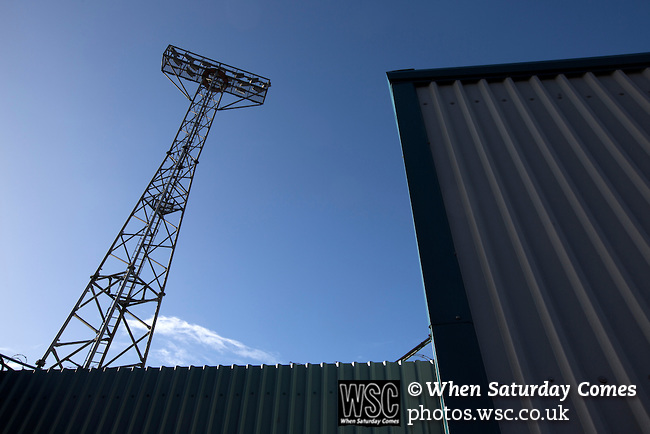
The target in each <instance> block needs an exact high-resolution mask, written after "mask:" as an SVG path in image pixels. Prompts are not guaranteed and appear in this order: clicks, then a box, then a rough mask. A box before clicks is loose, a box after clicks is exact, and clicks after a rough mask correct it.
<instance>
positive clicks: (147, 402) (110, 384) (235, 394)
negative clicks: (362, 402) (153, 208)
mask: <svg viewBox="0 0 650 434" xmlns="http://www.w3.org/2000/svg"><path fill="white" fill-rule="evenodd" d="M351 379H357V380H401V399H402V424H401V426H398V427H380V428H368V427H339V426H338V419H337V412H338V396H337V380H351ZM414 381H417V382H419V383H421V384H422V385H423V386H425V383H426V382H435V381H436V374H435V367H434V365H433V364H432V363H431V362H423V361H416V362H404V363H389V362H384V363H363V364H361V363H352V364H345V363H336V364H325V363H323V364H319V365H311V364H307V365H295V364H294V365H276V366H269V365H262V366H250V365H247V366H237V365H233V366H212V367H194V366H191V367H189V368H187V367H176V368H166V367H163V368H146V369H132V368H127V369H120V368H114V369H104V370H62V371H54V370H52V371H29V370H24V371H4V372H0V432H1V433H6V434H9V433H11V434H14V433H67V432H69V433H116V434H118V433H119V434H122V433H229V434H230V433H242V434H244V433H265V434H266V433H269V434H272V433H277V434H280V433H282V434H285V433H355V432H363V433H382V434H384V433H385V434H389V433H390V434H394V433H406V432H409V433H442V432H443V431H444V430H443V428H442V425H441V424H440V423H439V422H435V421H427V422H414V424H413V425H411V426H407V413H406V409H407V408H419V406H420V405H422V406H424V408H428V409H430V410H434V409H436V408H439V402H437V400H436V399H434V398H431V397H429V396H425V395H426V393H423V394H422V395H421V396H419V397H411V396H410V395H409V394H408V393H407V386H408V384H410V383H411V382H414ZM425 387H426V386H425Z"/></svg>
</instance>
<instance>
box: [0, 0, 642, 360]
mask: <svg viewBox="0 0 650 434" xmlns="http://www.w3.org/2000/svg"><path fill="white" fill-rule="evenodd" d="M649 19H650V3H648V2H645V1H625V0H623V1H618V2H605V1H589V2H588V1H573V2H566V1H562V2H561V1H545V2H541V1H536V2H532V1H517V2H515V1H491V2H480V1H448V2H439V1H412V2H402V3H399V2H387V1H357V2H342V1H332V2H313V1H274V2H262V1H238V2H221V1H197V2H192V1H190V2H169V1H157V2H125V1H116V2H101V3H100V2H87V1H59V2H54V3H53V2H44V1H42V2H35V1H24V2H3V3H2V4H1V5H0V40H2V41H3V43H2V56H1V57H0V126H1V127H0V150H1V155H2V157H1V160H0V161H2V170H1V171H0V194H1V195H2V204H1V205H0V292H1V294H2V298H1V299H2V302H1V303H0V352H2V353H4V354H7V355H13V354H16V353H21V354H24V355H25V356H26V357H27V359H28V361H29V362H30V363H34V362H35V361H36V359H38V358H39V357H41V356H42V355H43V353H44V351H45V349H46V347H47V346H48V345H49V343H50V342H51V340H52V339H53V337H54V335H55V334H56V332H57V331H58V329H59V328H60V326H61V325H62V323H63V320H64V319H65V317H66V316H67V315H68V313H69V311H70V309H71V308H72V306H73V305H74V303H75V302H76V300H77V298H78V297H79V295H80V294H81V291H82V290H83V288H84V287H85V285H86V284H87V282H88V277H89V276H90V274H92V273H93V272H94V271H95V269H96V268H97V265H98V264H99V261H100V260H101V258H102V257H103V255H104V254H105V253H106V250H107V249H108V247H109V245H110V243H111V242H112V241H113V239H114V237H115V235H116V234H117V232H118V230H119V229H120V227H121V225H122V224H123V223H124V220H125V219H126V217H127V216H128V214H129V212H130V211H131V209H132V207H133V206H134V204H135V202H136V201H137V199H138V198H139V197H140V195H141V193H142V191H143V189H144V188H145V186H146V184H147V182H148V181H149V179H150V178H151V176H152V175H153V173H154V171H155V170H156V168H157V167H158V165H159V164H160V161H161V160H162V158H163V156H164V153H165V151H166V150H167V149H168V148H169V146H170V144H171V141H172V139H173V137H174V134H175V133H176V131H177V129H178V127H179V125H180V122H181V120H182V117H183V115H184V114H185V111H186V110H187V105H188V102H187V100H186V99H185V98H184V97H183V96H182V95H181V94H180V92H178V90H177V89H176V88H175V87H174V86H173V85H172V84H171V83H170V82H169V81H168V80H167V78H166V77H165V76H164V75H163V74H162V73H161V72H160V60H161V57H162V53H163V50H164V49H165V47H166V46H167V45H168V44H174V45H177V46H179V47H182V48H185V49H188V50H190V51H193V52H195V53H198V54H201V55H204V56H206V57H209V58H212V59H215V60H217V61H221V62H224V63H227V64H230V65H233V66H236V67H240V68H243V69H246V70H249V71H251V72H253V73H256V74H259V75H262V76H265V77H269V78H270V79H271V82H272V87H271V89H270V91H269V93H268V96H267V101H266V103H265V104H264V106H262V107H256V108H246V109H241V110H234V111H227V112H221V113H218V115H217V118H215V121H214V124H213V127H212V130H211V132H210V136H209V138H208V142H207V144H206V147H205V149H204V152H203V155H202V158H201V164H200V166H199V167H198V171H197V175H196V177H195V183H194V186H193V189H192V194H191V196H190V200H189V205H188V209H187V212H186V214H185V220H184V223H183V228H182V230H181V235H180V240H179V244H178V247H177V249H176V253H175V257H174V263H173V265H172V269H171V274H170V278H169V281H168V284H167V296H166V297H165V300H164V302H163V305H162V308H161V316H162V317H164V318H163V320H162V321H161V324H160V326H159V329H158V331H157V332H156V334H155V337H154V341H153V346H152V354H151V357H150V359H149V363H150V364H151V365H154V366H159V365H161V364H162V365H173V364H180V365H190V364H195V365H203V364H208V365H217V364H226V365H227V364H231V363H238V364H244V363H251V364H260V363H288V362H296V363H307V362H309V363H320V362H334V361H342V362H352V361H360V362H365V361H382V360H390V361H392V360H395V359H397V358H398V357H400V356H401V355H402V354H403V353H405V352H406V351H408V350H409V349H411V348H412V347H413V346H415V345H416V344H418V343H419V342H420V341H421V340H423V339H424V338H425V337H426V336H427V333H428V330H427V317H426V307H425V304H424V295H423V289H422V281H421V275H420V270H419V263H418V256H417V246H416V242H415V234H414V231H413V224H412V219H411V212H410V205H409V199H408V189H407V185H406V177H405V174H404V168H403V163H402V158H401V151H400V145H399V138H398V134H397V129H396V125H395V120H394V113H393V107H392V103H391V99H390V92H389V88H388V84H387V80H386V76H385V73H386V71H389V70H395V69H404V68H416V69H419V68H438V67H450V66H465V65H481V64H494V63H509V62H524V61H536V60H550V59H562V58H576V57H590V56H600V55H615V54H626V53H635V52H646V51H650V28H649V27H648V22H649ZM424 354H428V355H431V351H430V350H428V351H425V352H424Z"/></svg>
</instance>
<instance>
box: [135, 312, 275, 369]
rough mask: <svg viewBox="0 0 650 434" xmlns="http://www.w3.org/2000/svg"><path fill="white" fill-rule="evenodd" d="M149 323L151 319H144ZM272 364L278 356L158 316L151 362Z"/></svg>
mask: <svg viewBox="0 0 650 434" xmlns="http://www.w3.org/2000/svg"><path fill="white" fill-rule="evenodd" d="M147 322H148V323H151V319H149V320H148V321H147ZM262 363H265V364H275V363H278V357H277V356H276V355H274V354H271V353H268V352H266V351H263V350H259V349H255V348H251V347H248V346H246V345H244V344H243V343H241V342H239V341H237V340H234V339H230V338H225V337H223V336H220V335H219V334H218V333H217V332H215V331H213V330H210V329H207V328H205V327H203V326H200V325H198V324H190V323H188V322H187V321H184V320H182V319H180V318H176V317H166V316H160V317H158V321H157V322H156V329H155V331H154V339H153V343H152V346H151V352H150V355H149V358H148V360H147V365H150V366H159V365H163V366H188V365H231V364H254V365H255V364H262Z"/></svg>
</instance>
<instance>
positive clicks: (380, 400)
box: [339, 380, 401, 426]
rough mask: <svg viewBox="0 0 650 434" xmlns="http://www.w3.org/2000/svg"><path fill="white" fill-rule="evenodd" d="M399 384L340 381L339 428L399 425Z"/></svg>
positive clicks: (373, 381) (377, 381) (375, 381)
mask: <svg viewBox="0 0 650 434" xmlns="http://www.w3.org/2000/svg"><path fill="white" fill-rule="evenodd" d="M400 420H401V419H400V387H399V380H395V381H391V380H339V426H342V425H359V426H396V425H399V424H400Z"/></svg>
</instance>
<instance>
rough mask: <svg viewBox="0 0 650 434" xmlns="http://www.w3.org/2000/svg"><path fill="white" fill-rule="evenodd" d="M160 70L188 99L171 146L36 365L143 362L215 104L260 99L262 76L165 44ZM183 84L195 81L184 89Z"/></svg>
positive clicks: (264, 81) (254, 102)
mask: <svg viewBox="0 0 650 434" xmlns="http://www.w3.org/2000/svg"><path fill="white" fill-rule="evenodd" d="M161 70H162V72H163V73H164V74H165V75H166V76H167V77H168V78H169V79H170V80H171V81H172V82H173V83H174V85H176V87H178V89H179V90H180V91H181V92H182V93H183V94H184V95H185V96H186V97H187V98H188V99H189V100H190V106H189V108H188V110H187V113H186V114H185V117H184V118H183V121H182V122H181V126H180V128H179V130H178V132H177V133H176V136H175V138H174V141H173V142H172V145H171V148H170V149H169V151H167V153H166V155H165V157H164V159H163V162H162V164H161V165H160V167H159V168H158V170H157V171H156V173H155V174H154V176H153V178H152V179H151V181H150V182H149V185H148V186H147V188H146V189H145V191H144V193H143V194H142V196H141V197H140V199H139V200H138V202H137V204H136V206H135V208H134V209H133V211H132V212H131V214H130V215H129V217H128V218H127V219H126V223H125V224H124V226H123V227H122V229H121V230H120V232H119V234H118V235H117V237H116V238H115V241H114V242H113V244H112V245H111V247H110V248H109V250H108V253H107V254H106V256H104V259H103V260H102V261H101V263H100V265H99V267H98V268H97V271H96V272H95V273H94V274H93V275H92V276H91V277H90V282H89V283H88V285H87V286H86V288H85V289H84V291H83V292H82V294H81V297H80V298H79V300H78V301H77V303H76V304H75V306H74V308H73V309H72V311H71V312H70V314H69V315H68V317H67V319H66V320H65V322H64V323H63V326H62V327H61V329H60V330H59V332H58V333H57V335H56V337H55V338H54V340H53V342H52V343H51V344H50V346H49V347H48V349H47V351H46V352H45V355H44V356H43V358H41V359H40V360H38V361H37V362H36V365H37V366H38V367H39V368H42V367H45V366H47V365H48V359H49V361H51V364H49V366H48V368H54V369H63V368H68V367H72V368H103V367H116V366H123V367H124V366H133V367H144V366H145V363H146V360H147V356H148V354H149V349H150V347H151V340H152V337H153V332H154V329H155V327H156V321H157V319H158V313H159V311H160V305H161V302H162V299H163V296H164V295H165V285H166V283H167V277H168V274H169V268H170V265H171V261H172V258H173V256H174V250H175V248H176V242H177V240H178V234H179V231H180V227H181V223H182V221H183V216H184V214H185V209H186V206H187V200H188V197H189V193H190V188H191V186H192V180H193V179H194V173H195V171H196V167H197V164H198V162H199V157H200V155H201V151H202V150H203V145H204V144H205V140H206V138H207V136H208V133H209V131H210V127H211V126H212V122H213V120H214V116H215V114H216V112H217V111H220V110H229V109H235V108H243V107H251V106H258V105H262V104H263V103H264V100H265V99H266V93H267V91H268V88H269V87H270V85H271V83H270V81H269V80H268V79H267V78H264V77H261V76H259V75H255V74H252V73H250V72H247V71H244V70H241V69H238V68H234V67H231V66H229V65H226V64H223V63H220V62H216V61H214V60H211V59H208V58H206V57H203V56H200V55H198V54H195V53H192V52H189V51H187V50H183V49H181V48H178V47H174V46H172V45H169V46H168V47H167V49H166V50H165V52H164V53H163V58H162V67H161ZM185 84H188V85H189V84H192V85H198V86H197V88H196V91H195V92H194V96H193V97H192V96H190V93H189V92H188V90H187V88H186V86H185Z"/></svg>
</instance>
